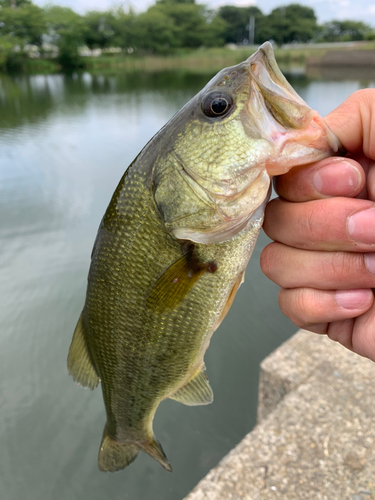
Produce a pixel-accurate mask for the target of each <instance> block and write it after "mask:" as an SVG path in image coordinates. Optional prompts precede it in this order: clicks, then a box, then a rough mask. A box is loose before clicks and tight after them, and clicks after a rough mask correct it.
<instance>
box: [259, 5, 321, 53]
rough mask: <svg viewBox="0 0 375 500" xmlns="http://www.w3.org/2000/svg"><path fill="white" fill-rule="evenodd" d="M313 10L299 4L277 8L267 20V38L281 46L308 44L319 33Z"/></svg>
mask: <svg viewBox="0 0 375 500" xmlns="http://www.w3.org/2000/svg"><path fill="white" fill-rule="evenodd" d="M317 28H318V26H317V22H316V16H315V12H314V10H313V9H310V7H305V6H304V5H299V4H290V5H286V6H284V7H277V8H276V9H273V11H272V12H271V13H270V14H269V15H268V16H267V18H266V30H265V31H266V35H267V38H269V39H273V40H275V42H276V43H277V44H279V45H281V44H283V43H291V42H308V41H309V40H311V39H312V38H313V37H314V35H315V33H316V32H317Z"/></svg>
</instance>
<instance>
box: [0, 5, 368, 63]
mask: <svg viewBox="0 0 375 500" xmlns="http://www.w3.org/2000/svg"><path fill="white" fill-rule="evenodd" d="M250 26H253V27H254V29H251V28H250V29H249V27H250ZM365 39H375V31H374V29H373V28H372V27H370V26H368V25H367V24H365V23H363V22H360V21H331V22H329V23H325V24H323V25H318V23H317V19H316V16H315V12H314V10H313V9H311V8H309V7H306V6H302V5H299V4H289V5H285V6H283V7H278V8H276V9H274V10H272V12H271V13H270V14H268V15H265V14H263V13H262V11H261V10H260V9H259V8H258V7H235V6H223V7H220V8H219V9H218V10H212V9H209V8H207V7H206V6H204V5H201V4H197V3H196V2H195V0H157V1H156V2H155V4H154V5H152V6H151V7H149V8H148V9H147V10H146V11H145V12H141V13H135V12H134V11H133V10H131V9H130V10H127V11H126V10H125V9H124V8H122V7H117V8H113V9H110V10H107V11H104V12H103V11H90V12H87V13H86V14H85V15H80V14H78V13H76V12H75V11H74V10H72V9H70V8H68V7H61V6H58V5H52V4H51V5H48V6H46V7H44V8H41V7H39V6H37V5H35V4H33V3H32V1H31V0H0V68H2V69H8V70H12V69H17V68H18V67H19V66H20V65H21V64H22V61H23V60H24V58H25V57H27V54H30V50H31V49H30V46H33V47H34V49H35V48H36V55H37V56H38V57H42V58H43V57H48V56H49V57H51V55H52V54H53V51H54V50H55V56H56V57H57V58H58V60H59V62H60V64H61V66H62V67H64V68H76V67H79V66H81V65H82V58H81V57H80V55H79V49H80V47H82V46H87V47H88V48H90V49H96V48H99V49H109V48H110V47H118V48H120V49H122V50H123V51H124V52H126V53H137V54H143V53H154V54H168V53H171V52H173V51H176V50H178V49H181V48H188V49H194V48H198V47H202V46H204V47H214V46H216V47H219V46H223V45H225V44H228V43H235V44H246V43H249V40H250V41H251V42H253V43H255V44H260V43H262V42H264V41H265V40H274V41H275V43H277V44H279V45H280V44H285V43H292V42H308V41H317V42H325V41H329V42H332V41H343V40H344V41H348V40H365Z"/></svg>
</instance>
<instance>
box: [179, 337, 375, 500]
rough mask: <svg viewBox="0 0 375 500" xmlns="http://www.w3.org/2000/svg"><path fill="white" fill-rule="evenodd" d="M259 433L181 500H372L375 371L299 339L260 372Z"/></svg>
mask: <svg viewBox="0 0 375 500" xmlns="http://www.w3.org/2000/svg"><path fill="white" fill-rule="evenodd" d="M259 420H260V423H259V424H258V426H257V427H256V428H255V429H254V430H253V431H252V432H251V433H249V434H248V435H247V436H246V437H245V438H244V439H243V441H242V442H241V443H240V444H239V445H238V446H237V447H236V448H235V449H234V450H232V451H231V452H230V453H229V454H228V455H227V456H226V457H225V458H224V459H223V460H222V461H221V462H220V463H219V465H218V466H217V467H215V468H214V469H213V470H212V471H211V472H210V473H209V474H208V475H207V476H206V478H204V479H203V480H202V481H201V482H200V483H199V484H198V485H197V486H196V488H195V489H194V490H193V492H192V493H191V494H190V495H189V496H188V497H187V498H186V500H219V499H220V500H239V499H241V500H268V499H280V500H281V499H283V500H297V499H298V500H304V499H306V500H307V499H308V500H371V499H375V364H374V363H372V362H371V361H369V360H367V359H364V358H361V357H359V356H357V355H356V354H353V353H351V352H349V351H347V350H346V349H344V348H343V347H341V346H340V345H338V344H335V343H333V342H332V341H330V340H329V339H327V338H326V337H324V336H318V335H315V334H310V333H307V332H303V331H300V332H298V333H297V334H296V335H295V336H294V337H292V339H290V340H289V341H288V342H286V343H285V344H284V345H283V346H281V347H280V348H279V349H277V350H276V351H275V352H274V353H273V354H271V355H270V356H269V357H268V358H267V359H266V360H265V361H264V362H263V363H262V366H261V382H260V395H259Z"/></svg>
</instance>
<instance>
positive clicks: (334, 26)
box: [317, 20, 374, 42]
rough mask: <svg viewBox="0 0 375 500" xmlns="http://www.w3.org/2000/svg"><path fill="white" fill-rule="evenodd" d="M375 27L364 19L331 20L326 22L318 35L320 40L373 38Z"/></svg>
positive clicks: (337, 40) (334, 40) (335, 40)
mask: <svg viewBox="0 0 375 500" xmlns="http://www.w3.org/2000/svg"><path fill="white" fill-rule="evenodd" d="M373 33H374V30H373V28H371V26H369V25H368V24H365V23H363V22H362V21H350V20H347V21H330V22H328V23H324V24H323V26H322V27H321V30H320V33H319V35H318V36H317V41H319V42H342V41H345V42H346V41H354V40H368V39H371V36H372V34H373Z"/></svg>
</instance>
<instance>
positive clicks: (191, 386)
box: [169, 365, 214, 406]
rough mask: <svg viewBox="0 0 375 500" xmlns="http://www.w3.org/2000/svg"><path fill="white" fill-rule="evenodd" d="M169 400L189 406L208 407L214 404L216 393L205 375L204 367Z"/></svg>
mask: <svg viewBox="0 0 375 500" xmlns="http://www.w3.org/2000/svg"><path fill="white" fill-rule="evenodd" d="M169 398H170V399H174V400H175V401H178V402H179V403H183V404H184V405H187V406H199V405H208V404H210V403H212V401H213V400H214V393H213V392H212V389H211V386H210V383H209V381H208V378H207V375H206V374H205V373H204V365H203V366H202V367H201V368H200V369H199V371H198V373H197V374H196V375H194V377H193V378H191V379H190V380H189V382H187V384H185V385H184V386H183V387H181V388H180V389H178V391H176V392H175V393H174V394H172V395H171V396H169Z"/></svg>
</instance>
